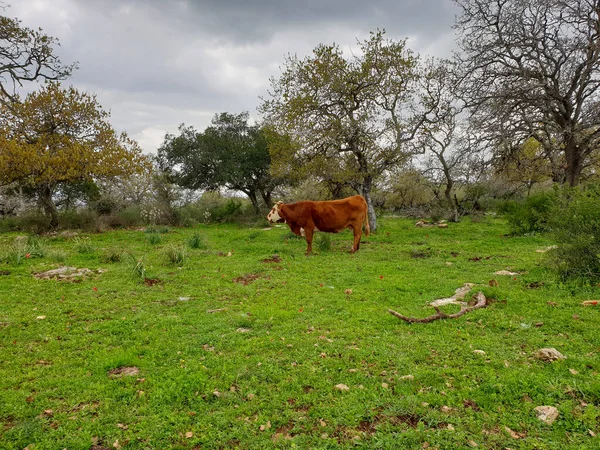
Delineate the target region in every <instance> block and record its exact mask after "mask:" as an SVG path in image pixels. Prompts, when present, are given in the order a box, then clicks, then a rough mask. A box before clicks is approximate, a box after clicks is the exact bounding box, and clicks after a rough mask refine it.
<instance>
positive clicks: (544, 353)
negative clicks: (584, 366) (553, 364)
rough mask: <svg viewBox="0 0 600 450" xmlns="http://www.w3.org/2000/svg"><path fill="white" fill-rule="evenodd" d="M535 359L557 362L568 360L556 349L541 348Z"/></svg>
mask: <svg viewBox="0 0 600 450" xmlns="http://www.w3.org/2000/svg"><path fill="white" fill-rule="evenodd" d="M535 357H536V358H537V359H541V360H542V361H557V360H559V359H566V358H567V357H566V356H565V355H563V354H562V353H560V352H559V351H558V350H556V349H555V348H540V349H539V350H538V351H537V353H536V354H535Z"/></svg>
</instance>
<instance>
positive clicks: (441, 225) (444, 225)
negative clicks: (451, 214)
mask: <svg viewBox="0 0 600 450" xmlns="http://www.w3.org/2000/svg"><path fill="white" fill-rule="evenodd" d="M437 227H438V228H448V224H447V223H438V226H437Z"/></svg>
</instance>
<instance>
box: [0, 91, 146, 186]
mask: <svg viewBox="0 0 600 450" xmlns="http://www.w3.org/2000/svg"><path fill="white" fill-rule="evenodd" d="M109 117H110V114H109V113H108V112H106V111H104V110H103V109H102V107H101V106H100V105H99V103H98V102H97V100H96V96H95V95H90V94H87V93H80V92H78V91H77V90H76V89H75V88H73V87H70V88H68V89H62V88H61V86H60V84H59V83H48V84H46V85H45V86H44V88H43V89H41V90H40V91H37V92H34V93H32V94H29V95H28V96H27V98H26V99H25V101H23V102H21V103H16V104H12V105H11V106H6V105H5V106H2V107H1V108H0V182H2V183H11V182H15V181H16V182H20V183H24V184H29V185H32V186H38V185H42V184H47V185H53V184H56V183H58V182H71V181H81V180H90V179H93V178H103V177H114V176H120V175H130V174H135V173H141V172H143V171H145V170H149V169H150V167H151V164H150V161H149V159H148V157H146V156H145V155H143V154H142V152H141V149H140V147H139V145H138V144H137V143H136V142H135V141H134V140H132V139H130V138H129V137H128V136H127V135H126V134H125V133H122V134H121V135H117V133H116V132H115V131H114V129H113V128H112V126H111V125H110V124H109V122H108V118H109Z"/></svg>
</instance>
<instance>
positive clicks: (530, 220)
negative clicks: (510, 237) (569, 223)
mask: <svg viewBox="0 0 600 450" xmlns="http://www.w3.org/2000/svg"><path fill="white" fill-rule="evenodd" d="M556 202H557V196H556V193H554V192H551V193H541V194H535V195H532V196H530V197H527V198H526V199H525V201H524V202H520V203H517V202H515V201H509V202H506V203H505V204H504V205H502V206H501V207H500V208H499V211H500V212H501V213H504V216H505V217H506V219H507V220H508V225H509V226H510V231H511V233H512V234H520V235H523V234H529V233H535V232H541V231H548V230H549V221H550V217H551V216H552V214H553V210H554V207H555V205H556Z"/></svg>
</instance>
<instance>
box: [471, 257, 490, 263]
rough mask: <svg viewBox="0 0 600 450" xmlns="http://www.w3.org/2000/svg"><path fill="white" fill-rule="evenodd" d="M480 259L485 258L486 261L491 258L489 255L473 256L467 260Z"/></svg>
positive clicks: (475, 260) (474, 260)
mask: <svg viewBox="0 0 600 450" xmlns="http://www.w3.org/2000/svg"><path fill="white" fill-rule="evenodd" d="M482 259H485V260H486V261H487V260H489V259H492V257H491V256H473V257H472V258H469V261H472V262H477V261H481V260H482Z"/></svg>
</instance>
